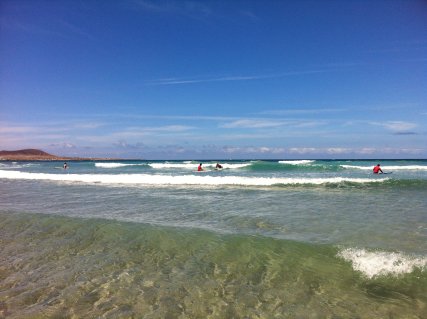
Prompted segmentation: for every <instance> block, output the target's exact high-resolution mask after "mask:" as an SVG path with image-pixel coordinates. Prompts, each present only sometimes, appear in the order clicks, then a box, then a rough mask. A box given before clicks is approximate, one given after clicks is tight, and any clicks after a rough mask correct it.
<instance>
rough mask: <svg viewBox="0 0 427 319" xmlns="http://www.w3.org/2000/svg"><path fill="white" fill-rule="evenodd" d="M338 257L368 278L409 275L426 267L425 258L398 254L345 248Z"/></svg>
mask: <svg viewBox="0 0 427 319" xmlns="http://www.w3.org/2000/svg"><path fill="white" fill-rule="evenodd" d="M338 257H341V258H343V259H344V260H346V261H349V262H351V263H352V265H353V269H354V270H356V271H360V272H361V273H363V274H364V275H365V276H366V277H368V278H374V277H377V276H385V275H393V276H398V275H402V274H407V273H411V272H412V271H414V269H415V268H421V269H425V268H426V267H427V257H415V256H408V255H405V254H403V253H398V252H385V251H368V250H366V249H358V248H346V249H344V250H342V251H340V252H339V253H338Z"/></svg>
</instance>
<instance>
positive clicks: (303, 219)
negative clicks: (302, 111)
mask: <svg viewBox="0 0 427 319" xmlns="http://www.w3.org/2000/svg"><path fill="white" fill-rule="evenodd" d="M215 163H216V162H215V161H207V162H203V166H204V167H205V171H204V172H202V173H199V172H195V169H196V168H197V166H198V163H196V162H182V161H176V162H165V161H155V162H148V161H121V162H108V163H104V162H70V163H69V169H67V170H63V169H62V168H61V167H62V163H59V162H27V163H22V162H17V163H11V162H3V163H0V214H1V222H0V229H1V235H0V239H1V241H0V245H1V246H0V248H1V251H0V265H1V268H0V282H1V283H0V305H1V307H0V314H1V311H3V314H4V313H7V317H8V318H9V317H11V318H14V317H15V318H23V317H25V318H27V317H29V318H39V317H57V316H62V317H70V318H71V317H73V316H74V317H105V318H117V317H123V318H128V317H135V318H140V317H144V318H272V317H277V318H326V317H331V318H332V317H334V316H335V317H343V318H373V317H375V318H390V317H392V318H393V317H394V318H402V317H408V318H423V317H427V306H426V305H427V297H426V296H427V274H426V266H427V240H426V239H427V196H426V194H427V161H422V160H417V161H408V160H400V161H381V164H382V167H383V171H385V172H392V174H386V175H373V174H372V167H373V166H374V165H375V164H377V163H376V162H373V161H356V160H349V161H292V162H281V161H225V162H221V164H222V165H223V167H224V169H223V170H221V171H216V170H214V165H215ZM2 309H3V310H2Z"/></svg>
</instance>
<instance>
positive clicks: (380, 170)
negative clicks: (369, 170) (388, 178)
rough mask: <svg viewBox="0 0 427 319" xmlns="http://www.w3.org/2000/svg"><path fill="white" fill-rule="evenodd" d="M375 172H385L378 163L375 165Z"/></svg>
mask: <svg viewBox="0 0 427 319" xmlns="http://www.w3.org/2000/svg"><path fill="white" fill-rule="evenodd" d="M373 172H374V174H379V173H381V174H383V173H384V172H383V171H382V169H381V167H380V164H377V166H375V167H374V169H373Z"/></svg>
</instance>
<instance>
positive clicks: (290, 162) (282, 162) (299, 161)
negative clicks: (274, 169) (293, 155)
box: [279, 160, 315, 165]
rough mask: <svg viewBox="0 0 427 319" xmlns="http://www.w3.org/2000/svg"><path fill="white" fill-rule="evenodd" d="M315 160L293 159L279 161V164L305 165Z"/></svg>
mask: <svg viewBox="0 0 427 319" xmlns="http://www.w3.org/2000/svg"><path fill="white" fill-rule="evenodd" d="M313 162H315V161H314V160H293V161H279V163H280V164H290V165H305V164H310V163H313Z"/></svg>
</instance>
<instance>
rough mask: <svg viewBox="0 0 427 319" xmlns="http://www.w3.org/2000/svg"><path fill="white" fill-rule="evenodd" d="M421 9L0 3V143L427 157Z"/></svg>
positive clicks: (419, 5)
mask: <svg viewBox="0 0 427 319" xmlns="http://www.w3.org/2000/svg"><path fill="white" fill-rule="evenodd" d="M426 66H427V2H426V1H424V0H404V1H394V0H383V1H352V0H348V1H338V0H337V1H334V0H325V1H320V0H318V1H304V0H302V1H233V0H228V1H173V0H171V1H151V0H123V1H74V0H73V1H71V0H70V1H61V0H59V1H53V0H52V1H40V0H28V1H27V0H14V1H11V0H3V1H1V2H0V72H1V73H0V149H6V150H14V149H22V148H40V149H43V150H45V151H48V152H51V153H53V154H57V155H67V156H86V157H96V156H107V157H124V158H145V159H207V158H218V159H238V158H246V159H248V158H249V159H262V158H266V159H267V158H277V159H286V158H291V159H292V158H300V159H303V158H427V89H426V88H427V67H426Z"/></svg>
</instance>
